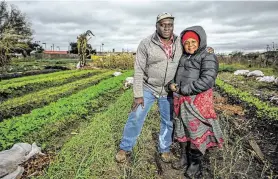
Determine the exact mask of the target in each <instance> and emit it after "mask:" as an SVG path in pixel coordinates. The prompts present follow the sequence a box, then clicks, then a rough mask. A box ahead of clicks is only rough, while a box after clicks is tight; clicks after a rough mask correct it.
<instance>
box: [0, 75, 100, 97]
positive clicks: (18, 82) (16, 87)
mask: <svg viewBox="0 0 278 179" xmlns="http://www.w3.org/2000/svg"><path fill="white" fill-rule="evenodd" d="M101 72H102V71H100V70H94V71H92V70H84V71H83V70H82V71H78V70H71V71H63V72H57V73H52V74H46V75H38V76H29V77H23V78H15V79H11V80H4V81H1V82H0V85H1V86H0V100H1V101H3V100H6V99H8V98H11V97H16V96H21V95H23V94H27V93H30V92H32V91H37V90H40V89H44V88H47V87H53V86H57V85H62V84H65V83H69V82H73V81H76V80H78V79H82V78H85V77H89V76H92V75H94V74H98V73H101Z"/></svg>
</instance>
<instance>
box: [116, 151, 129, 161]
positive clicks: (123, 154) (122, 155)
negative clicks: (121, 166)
mask: <svg viewBox="0 0 278 179" xmlns="http://www.w3.org/2000/svg"><path fill="white" fill-rule="evenodd" d="M126 159H127V152H126V151H124V150H119V151H118V153H117V154H116V161H117V162H119V163H124V162H126Z"/></svg>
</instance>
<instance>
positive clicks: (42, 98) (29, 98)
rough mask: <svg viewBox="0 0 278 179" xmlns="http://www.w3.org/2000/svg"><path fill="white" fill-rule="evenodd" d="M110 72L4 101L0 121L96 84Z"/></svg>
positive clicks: (0, 106) (109, 74)
mask: <svg viewBox="0 0 278 179" xmlns="http://www.w3.org/2000/svg"><path fill="white" fill-rule="evenodd" d="M91 73H92V72H91ZM112 74H113V72H112V71H110V72H106V73H100V74H98V75H94V76H91V77H87V78H84V79H80V80H77V81H74V82H71V83H67V84H64V85H61V86H57V87H56V86H55V87H52V88H46V89H43V90H40V91H36V92H33V93H29V94H27V95H24V96H20V97H16V98H12V99H10V100H7V101H4V102H2V103H1V104H0V111H1V114H0V121H1V119H5V118H9V117H12V116H17V115H20V114H26V113H29V112H30V111H31V110H32V109H35V108H39V107H42V106H44V105H47V104H49V103H51V102H54V101H56V100H58V99H59V98H61V97H65V96H68V95H71V94H73V93H75V92H77V91H79V90H80V89H84V88H86V87H88V86H91V85H94V84H97V83H98V82H99V81H101V80H103V79H106V78H109V77H111V76H112ZM73 78H74V75H73ZM58 81H59V80H58ZM55 83H56V81H55ZM55 83H54V85H55Z"/></svg>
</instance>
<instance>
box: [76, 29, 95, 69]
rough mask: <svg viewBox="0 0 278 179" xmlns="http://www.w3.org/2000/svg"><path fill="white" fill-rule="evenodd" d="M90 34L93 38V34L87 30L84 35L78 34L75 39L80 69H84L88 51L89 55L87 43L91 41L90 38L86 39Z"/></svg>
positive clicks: (90, 48) (89, 49)
mask: <svg viewBox="0 0 278 179" xmlns="http://www.w3.org/2000/svg"><path fill="white" fill-rule="evenodd" d="M90 34H91V35H93V36H94V34H93V33H92V32H91V31H90V30H87V31H86V32H85V33H83V34H80V35H79V36H78V37H77V50H78V55H79V62H80V67H84V66H85V65H86V58H87V57H88V54H87V53H86V52H87V51H89V54H91V50H92V47H91V45H89V46H88V41H89V40H90V39H91V37H90V38H88V37H89V36H90ZM88 47H89V48H88Z"/></svg>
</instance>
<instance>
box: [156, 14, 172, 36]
mask: <svg viewBox="0 0 278 179" xmlns="http://www.w3.org/2000/svg"><path fill="white" fill-rule="evenodd" d="M156 30H157V33H158V34H159V35H160V36H161V37H162V38H164V39H170V38H171V36H172V35H173V31H174V20H173V19H162V20H161V21H159V22H158V23H156Z"/></svg>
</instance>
